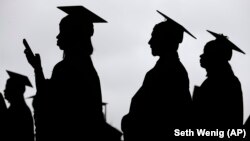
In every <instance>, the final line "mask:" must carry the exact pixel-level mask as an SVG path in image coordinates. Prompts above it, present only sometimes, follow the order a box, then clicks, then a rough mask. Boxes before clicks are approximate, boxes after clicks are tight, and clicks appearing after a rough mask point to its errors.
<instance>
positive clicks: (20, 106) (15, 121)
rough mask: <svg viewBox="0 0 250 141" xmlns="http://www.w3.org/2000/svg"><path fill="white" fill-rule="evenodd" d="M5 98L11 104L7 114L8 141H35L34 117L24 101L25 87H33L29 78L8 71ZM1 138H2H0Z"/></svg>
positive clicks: (6, 136)
mask: <svg viewBox="0 0 250 141" xmlns="http://www.w3.org/2000/svg"><path fill="white" fill-rule="evenodd" d="M7 72H8V74H9V76H10V78H9V79H8V80H7V83H6V87H5V90H4V97H5V99H6V100H7V101H8V102H9V103H10V106H9V108H8V109H7V111H6V113H5V115H4V116H5V128H6V129H5V131H4V133H5V139H6V141H17V140H20V141H34V124H33V117H32V113H31V111H30V109H29V107H28V106H27V105H26V103H25V100H24V92H25V86H29V87H32V85H31V83H30V81H29V79H28V77H26V76H23V75H21V74H17V73H14V72H11V71H7ZM0 138H1V137H0Z"/></svg>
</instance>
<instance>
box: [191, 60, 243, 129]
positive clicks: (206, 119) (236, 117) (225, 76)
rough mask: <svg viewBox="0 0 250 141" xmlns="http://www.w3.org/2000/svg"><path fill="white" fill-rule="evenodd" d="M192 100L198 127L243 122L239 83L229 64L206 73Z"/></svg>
mask: <svg viewBox="0 0 250 141" xmlns="http://www.w3.org/2000/svg"><path fill="white" fill-rule="evenodd" d="M193 100H194V104H195V109H196V122H197V126H198V127H203V128H204V127H206V128H215V129H217V128H225V129H226V128H232V127H241V125H242V124H243V104H242V101H243V98H242V91H241V84H240V82H239V80H238V78H237V77H236V76H235V75H234V73H233V71H232V69H231V67H230V65H229V64H228V65H225V67H222V66H218V70H217V72H214V73H208V75H207V79H206V80H205V81H204V82H203V83H202V85H201V86H200V87H199V88H198V89H197V91H196V92H194V95H193Z"/></svg>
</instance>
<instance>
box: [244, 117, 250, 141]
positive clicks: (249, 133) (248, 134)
mask: <svg viewBox="0 0 250 141" xmlns="http://www.w3.org/2000/svg"><path fill="white" fill-rule="evenodd" d="M244 129H246V138H245V139H244V141H249V140H250V117H248V119H247V120H246V122H245V124H244Z"/></svg>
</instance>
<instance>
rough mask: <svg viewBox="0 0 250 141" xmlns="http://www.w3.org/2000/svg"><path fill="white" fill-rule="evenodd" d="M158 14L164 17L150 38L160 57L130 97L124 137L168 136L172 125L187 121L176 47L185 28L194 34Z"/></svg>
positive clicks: (187, 98) (185, 85)
mask: <svg viewBox="0 0 250 141" xmlns="http://www.w3.org/2000/svg"><path fill="white" fill-rule="evenodd" d="M158 12H159V11H158ZM159 13H160V12H159ZM160 14H161V15H162V16H164V17H165V18H166V19H167V21H164V22H161V23H159V24H157V25H156V26H155V27H154V29H153V32H152V37H151V39H150V40H149V45H150V47H151V50H152V55H153V56H159V57H160V58H159V60H158V61H157V63H156V65H155V66H154V68H153V69H151V70H150V71H149V72H147V74H146V76H145V79H144V82H143V85H142V86H141V88H140V89H139V90H138V91H137V93H136V94H135V95H134V97H133V98H132V101H131V105H130V111H129V113H128V114H127V115H125V116H124V117H123V119H122V130H123V132H124V139H125V141H136V140H137V141H139V140H142V141H143V140H166V139H170V138H171V136H172V135H173V133H174V129H175V128H187V127H188V123H189V122H190V121H189V119H190V118H189V115H190V110H191V109H190V105H191V95H190V92H189V78H188V74H187V72H186V70H185V68H184V66H183V65H182V63H181V62H180V59H179V57H178V52H177V50H178V47H179V44H180V43H181V42H182V40H183V34H184V32H186V33H188V34H189V35H191V36H192V37H194V36H193V35H192V34H191V33H189V32H188V31H187V30H186V29H185V28H184V27H183V26H181V25H180V24H178V23H176V22H175V21H173V20H172V19H170V18H169V17H167V16H166V15H164V14H162V13H160ZM194 38H195V37H194Z"/></svg>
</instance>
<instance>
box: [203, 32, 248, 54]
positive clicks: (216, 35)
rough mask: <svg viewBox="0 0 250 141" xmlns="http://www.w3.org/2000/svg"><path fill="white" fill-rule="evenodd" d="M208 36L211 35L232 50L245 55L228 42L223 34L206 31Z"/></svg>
mask: <svg viewBox="0 0 250 141" xmlns="http://www.w3.org/2000/svg"><path fill="white" fill-rule="evenodd" d="M207 32H209V33H210V34H212V35H213V36H214V37H215V38H216V39H218V40H220V41H222V42H223V43H224V44H225V45H227V46H228V47H230V48H231V49H232V50H235V51H238V52H240V53H243V54H245V52H243V51H242V50H241V49H240V48H238V47H237V46H236V45H235V44H233V43H232V42H231V41H229V40H228V38H227V36H224V35H223V34H218V33H215V32H212V31H209V30H207Z"/></svg>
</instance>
